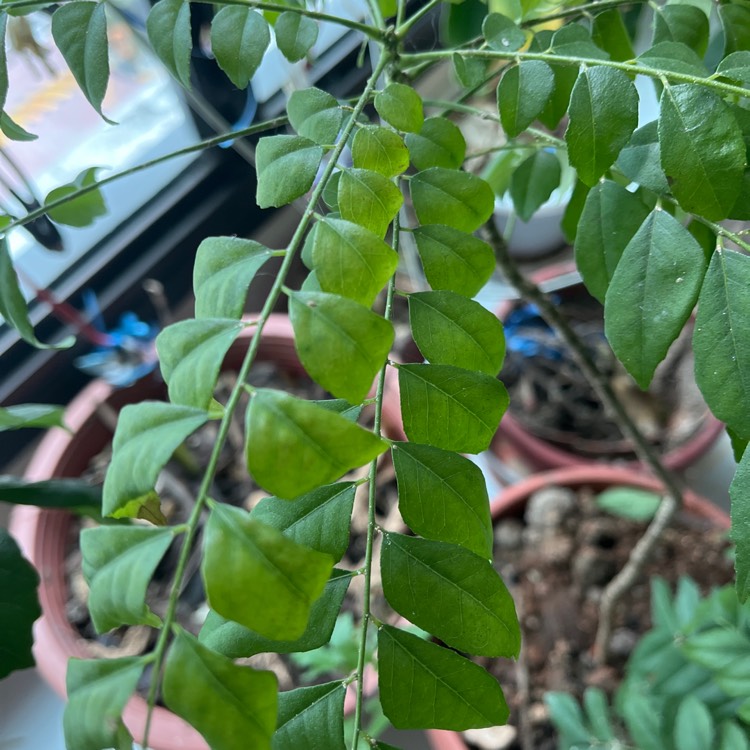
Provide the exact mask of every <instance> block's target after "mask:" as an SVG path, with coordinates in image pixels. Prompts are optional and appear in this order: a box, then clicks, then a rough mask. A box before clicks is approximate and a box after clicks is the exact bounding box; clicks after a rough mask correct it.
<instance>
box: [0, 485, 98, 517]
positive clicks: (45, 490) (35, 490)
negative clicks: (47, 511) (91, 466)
mask: <svg viewBox="0 0 750 750" xmlns="http://www.w3.org/2000/svg"><path fill="white" fill-rule="evenodd" d="M0 502H5V503H13V504H15V505H35V506H37V507H39V508H65V509H67V510H70V511H74V512H80V513H86V514H87V515H96V514H98V512H99V510H100V509H101V505H102V491H101V488H100V487H93V486H92V485H91V483H90V482H87V481H85V480H83V479H47V480H44V481H41V482H30V481H28V480H27V479H22V478H18V477H14V476H3V475H0Z"/></svg>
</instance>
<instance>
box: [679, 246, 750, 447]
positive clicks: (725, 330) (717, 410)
mask: <svg viewBox="0 0 750 750" xmlns="http://www.w3.org/2000/svg"><path fill="white" fill-rule="evenodd" d="M748 288H750V257H748V256H746V255H742V254H740V253H736V252H733V251H731V250H723V249H717V250H716V252H715V253H714V254H713V257H712V258H711V263H710V264H709V266H708V271H707V273H706V277H705V280H704V281H703V287H702V288H701V293H700V297H699V298H698V312H697V314H696V317H695V332H694V333H693V351H694V352H695V380H696V382H697V383H698V387H699V388H700V389H701V392H702V393H703V398H704V399H705V400H706V403H707V404H708V406H709V408H710V409H711V411H712V412H713V413H714V414H715V415H716V417H717V418H718V419H720V420H722V421H723V422H726V424H727V425H728V426H729V427H730V428H731V429H732V430H734V431H735V432H736V433H737V434H738V435H739V436H740V437H743V438H750V379H748V373H750V328H749V327H748V326H747V325H745V323H744V322H743V321H747V320H750V297H749V296H748V294H747V290H748Z"/></svg>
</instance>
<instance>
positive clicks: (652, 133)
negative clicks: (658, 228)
mask: <svg viewBox="0 0 750 750" xmlns="http://www.w3.org/2000/svg"><path fill="white" fill-rule="evenodd" d="M657 128H658V124H657V122H656V120H654V121H652V122H649V123H647V124H646V125H644V126H643V127H641V128H638V130H636V131H635V133H633V137H632V138H631V139H630V143H628V145H627V146H625V148H624V149H623V150H622V151H620V155H619V156H618V157H617V162H616V166H617V168H618V169H619V170H620V171H621V172H622V173H623V174H624V175H625V176H626V177H627V178H628V179H629V180H631V181H632V182H637V183H638V184H639V185H641V186H643V187H645V188H646V189H647V190H651V191H653V192H654V193H656V194H657V195H664V194H665V193H667V192H669V183H668V182H667V178H666V175H665V174H664V171H663V170H662V168H661V148H660V146H659V134H658V131H657Z"/></svg>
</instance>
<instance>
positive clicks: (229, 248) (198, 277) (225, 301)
mask: <svg viewBox="0 0 750 750" xmlns="http://www.w3.org/2000/svg"><path fill="white" fill-rule="evenodd" d="M272 256H273V251H272V250H269V249H268V248H267V247H265V246H264V245H261V244H260V243H259V242H255V241H254V240H245V239H242V238H240V237H208V238H207V239H205V240H203V242H201V244H200V245H198V252H197V253H196V256H195V266H194V268H193V291H194V293H195V317H196V318H233V319H234V320H239V319H240V318H241V317H242V313H243V311H244V309H245V298H246V297H247V289H248V287H249V286H250V282H251V281H252V280H253V279H254V278H255V274H256V273H257V272H258V270H259V269H260V267H261V266H262V265H263V264H264V263H265V262H266V261H267V260H268V259H269V258H271V257H272Z"/></svg>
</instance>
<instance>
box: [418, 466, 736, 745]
mask: <svg viewBox="0 0 750 750" xmlns="http://www.w3.org/2000/svg"><path fill="white" fill-rule="evenodd" d="M552 486H560V487H567V488H570V489H578V488H580V487H591V488H592V489H594V490H604V489H606V488H608V487H614V486H628V487H636V488H639V489H643V490H654V491H657V492H658V491H660V490H661V485H660V483H659V482H658V481H657V480H656V479H654V478H653V477H650V476H647V475H643V474H639V473H636V472H635V471H633V470H632V469H627V468H625V467H614V466H606V465H603V464H602V465H599V464H589V465H587V466H574V467H570V468H564V469H557V470H555V471H545V472H542V473H539V474H534V475H532V476H530V477H527V478H526V479H523V480H522V481H520V482H518V483H517V484H514V485H512V486H510V487H507V488H505V489H504V490H503V491H502V492H501V493H500V494H499V495H498V496H497V497H495V498H494V499H493V500H492V502H491V503H490V513H491V515H492V520H493V522H495V521H498V520H500V519H502V518H508V517H520V516H523V513H524V510H525V509H526V503H527V502H528V500H529V498H530V497H531V496H532V495H533V494H534V493H536V492H538V491H539V490H541V489H544V488H545V487H552ZM684 499H685V510H686V511H687V512H688V513H690V514H692V515H694V516H696V517H697V518H700V519H702V520H705V521H707V522H709V523H711V524H713V525H715V526H717V527H718V528H721V529H727V530H729V527H730V519H729V516H728V515H727V514H726V513H725V512H724V511H723V510H721V509H720V508H718V507H717V506H716V505H714V504H713V503H711V502H709V501H708V500H705V499H704V498H702V497H699V496H698V495H696V494H695V493H693V492H690V491H688V492H686V493H685V496H684ZM427 737H428V740H429V742H430V746H431V747H432V748H433V750H468V746H467V744H466V742H465V741H464V739H463V736H462V735H461V734H460V733H458V732H448V731H445V730H438V729H432V730H428V731H427Z"/></svg>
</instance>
